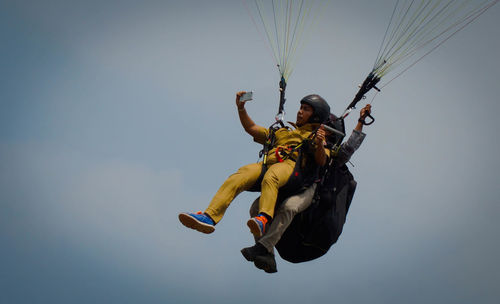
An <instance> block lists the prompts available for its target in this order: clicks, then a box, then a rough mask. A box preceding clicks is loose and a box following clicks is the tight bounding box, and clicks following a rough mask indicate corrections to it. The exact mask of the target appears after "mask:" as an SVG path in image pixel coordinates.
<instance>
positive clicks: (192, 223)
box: [179, 213, 215, 234]
mask: <svg viewBox="0 0 500 304" xmlns="http://www.w3.org/2000/svg"><path fill="white" fill-rule="evenodd" d="M179 221H180V222H181V223H182V224H183V225H184V226H186V227H188V228H191V229H194V230H196V231H199V232H202V233H206V234H209V233H212V232H214V231H215V227H214V226H212V225H209V224H205V223H203V222H200V221H198V220H197V219H195V218H194V217H192V216H190V215H189V214H187V213H181V214H179Z"/></svg>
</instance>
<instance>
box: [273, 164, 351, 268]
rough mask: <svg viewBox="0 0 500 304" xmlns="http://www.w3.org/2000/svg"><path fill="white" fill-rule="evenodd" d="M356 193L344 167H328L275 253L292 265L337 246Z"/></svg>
mask: <svg viewBox="0 0 500 304" xmlns="http://www.w3.org/2000/svg"><path fill="white" fill-rule="evenodd" d="M355 190H356V181H355V180H354V177H353V176H352V174H351V172H350V171H349V169H348V168H347V166H346V165H342V166H340V167H335V166H333V167H331V169H330V170H329V172H327V173H326V175H325V179H324V181H323V183H322V184H321V185H318V188H317V189H316V194H315V198H314V200H313V202H312V203H311V206H309V208H307V209H306V210H304V211H303V212H301V213H299V214H297V215H296V216H295V217H294V219H293V221H292V223H291V224H290V226H289V227H288V228H287V230H286V231H285V233H284V234H283V236H282V237H281V239H280V241H279V242H278V244H276V249H277V250H278V253H279V254H280V256H281V257H282V258H283V259H284V260H286V261H289V262H292V263H301V262H306V261H310V260H314V259H317V258H319V257H320V256H322V255H324V254H325V253H326V252H328V250H329V249H330V247H331V246H332V245H333V244H334V243H335V242H337V240H338V238H339V236H340V234H341V233H342V228H343V226H344V223H345V221H346V216H347V212H348V210H349V206H350V204H351V201H352V198H353V196H354V191H355Z"/></svg>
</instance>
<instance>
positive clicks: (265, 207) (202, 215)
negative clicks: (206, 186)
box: [179, 92, 330, 237]
mask: <svg viewBox="0 0 500 304" xmlns="http://www.w3.org/2000/svg"><path fill="white" fill-rule="evenodd" d="M244 93H245V92H238V93H237V94H236V106H237V109H238V114H239V118H240V122H241V125H242V126H243V128H244V129H245V131H246V132H247V133H248V134H250V135H251V136H252V137H253V138H254V140H255V141H256V142H258V143H261V144H264V143H265V142H266V141H267V140H268V138H269V135H270V131H269V130H268V129H267V128H265V127H262V126H259V125H257V124H255V123H254V122H253V120H252V119H251V118H250V116H249V115H248V113H247V111H246V109H245V102H244V101H240V97H241V96H242V95H243V94H244ZM300 104H301V105H300V109H299V111H298V112H297V119H296V123H295V125H296V129H294V130H291V129H289V128H280V129H278V130H276V131H274V139H275V140H274V144H273V145H272V147H270V149H269V152H268V153H267V155H266V156H265V157H266V158H267V159H266V167H267V171H265V174H264V176H263V177H262V181H261V196H260V200H259V203H258V212H257V214H255V215H254V216H252V217H251V218H250V219H249V220H248V221H247V226H248V227H249V228H250V232H251V233H252V234H253V235H254V237H261V236H262V235H263V234H264V233H265V231H266V230H267V229H268V226H269V223H270V221H271V220H272V218H273V216H274V209H275V205H276V199H277V197H278V190H279V189H280V188H281V187H282V186H283V185H285V184H286V183H287V181H288V180H289V178H290V176H291V174H292V173H293V170H294V167H295V160H296V159H297V156H298V152H297V151H296V150H294V147H296V146H298V145H300V144H301V143H302V142H303V141H304V140H306V139H308V138H309V137H310V136H311V135H312V133H313V132H314V131H315V130H317V129H318V127H319V126H320V124H321V123H322V122H324V121H326V120H327V119H328V118H329V115H330V106H329V105H328V103H327V102H326V101H325V100H324V99H323V98H322V97H321V96H319V95H308V96H305V97H304V98H303V99H302V100H301V101H300ZM321 132H323V134H324V131H320V133H321ZM315 140H316V141H318V142H319V141H322V138H318V136H316V139H315ZM315 147H316V148H314V149H315V150H314V151H312V152H311V153H312V154H313V155H314V158H315V160H316V162H317V163H318V164H319V165H324V164H325V163H326V160H327V158H328V155H327V153H328V152H329V150H326V149H324V148H323V145H322V144H321V142H319V144H316V145H315ZM281 152H283V153H284V155H285V156H287V157H285V156H284V157H283V158H282V157H281V156H282V154H281ZM287 152H288V153H289V154H288V155H287V154H286V153H287ZM262 170H263V165H262V162H260V163H253V164H249V165H246V166H243V167H241V168H240V169H239V170H238V171H237V172H236V173H234V174H232V175H231V176H229V178H228V179H227V180H226V181H225V182H224V183H223V184H222V186H221V187H220V188H219V190H218V191H217V193H216V194H215V196H214V197H213V199H212V201H211V202H210V204H209V205H208V207H207V208H206V209H205V211H204V212H201V211H200V212H197V213H181V214H179V220H180V222H181V223H182V224H183V225H185V226H187V227H189V228H192V229H195V230H197V231H200V232H203V233H212V232H213V231H214V230H215V225H216V224H217V223H218V222H219V221H220V220H221V219H222V217H223V216H224V213H225V211H226V209H227V208H228V207H229V205H230V204H231V202H232V201H233V199H234V198H235V197H236V196H237V195H238V194H239V193H241V192H243V191H247V190H250V189H251V188H252V186H254V184H255V183H256V182H257V181H258V180H259V177H260V176H261V172H262Z"/></svg>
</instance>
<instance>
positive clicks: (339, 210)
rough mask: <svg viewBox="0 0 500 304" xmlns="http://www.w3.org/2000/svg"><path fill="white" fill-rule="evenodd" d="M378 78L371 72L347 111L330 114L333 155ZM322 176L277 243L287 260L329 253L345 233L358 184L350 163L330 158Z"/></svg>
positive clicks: (304, 258) (280, 253) (315, 257)
mask: <svg viewBox="0 0 500 304" xmlns="http://www.w3.org/2000/svg"><path fill="white" fill-rule="evenodd" d="M379 80H380V78H377V77H375V76H374V75H373V74H371V73H370V75H368V77H367V78H366V79H365V81H364V82H363V84H362V85H361V86H360V88H359V91H358V92H357V94H356V96H355V97H354V99H353V101H352V102H351V104H349V106H348V107H347V108H346V110H345V112H344V114H343V115H342V116H340V117H339V118H336V117H334V116H333V115H331V117H330V121H329V123H327V124H326V125H330V126H331V127H330V128H329V129H328V127H327V126H326V125H325V127H326V128H327V129H328V130H329V131H330V132H333V136H331V140H330V142H331V143H334V144H332V145H333V147H332V148H331V151H332V155H335V154H336V152H338V149H339V148H340V144H341V142H342V140H343V139H344V136H345V125H344V118H345V117H347V115H349V113H350V112H351V111H352V110H353V109H354V108H355V106H356V104H357V103H358V102H359V101H360V100H362V99H364V98H365V97H364V95H365V94H366V93H367V92H368V91H369V90H371V89H372V88H374V89H376V90H378V88H377V87H376V84H377V83H378V81H379ZM366 117H369V118H371V120H370V121H368V122H366V121H364V120H360V122H361V123H363V124H365V125H370V124H372V123H373V122H374V121H375V119H374V118H373V117H372V116H371V115H367V116H366ZM334 131H335V132H334ZM320 176H322V179H321V181H320V182H319V183H318V186H317V188H316V192H315V194H314V197H313V201H312V203H311V205H310V206H309V207H308V208H307V209H306V210H304V211H303V212H301V213H299V214H297V215H296V216H295V217H294V219H293V220H292V222H291V224H290V225H289V226H288V228H287V230H286V231H285V232H284V233H283V235H282V236H281V239H280V241H279V242H278V243H277V244H276V246H275V247H276V250H277V251H278V253H279V255H280V256H281V257H282V258H283V259H284V260H286V261H289V262H292V263H301V262H306V261H310V260H314V259H317V258H319V257H321V256H323V255H324V254H325V253H327V252H328V250H329V249H330V247H331V246H332V245H333V244H335V243H336V242H337V240H338V239H339V237H340V235H341V233H342V230H343V227H344V224H345V221H346V217H347V212H348V211H349V207H350V205H351V202H352V199H353V196H354V192H355V191H356V186H357V183H356V181H355V180H354V177H353V175H352V174H351V172H350V171H349V169H348V168H347V166H346V165H345V164H342V165H339V164H338V163H337V162H336V158H335V157H331V158H330V160H329V163H328V165H327V166H326V167H325V169H324V171H323V172H321V173H320Z"/></svg>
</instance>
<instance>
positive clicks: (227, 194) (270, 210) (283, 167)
mask: <svg viewBox="0 0 500 304" xmlns="http://www.w3.org/2000/svg"><path fill="white" fill-rule="evenodd" d="M294 167H295V162H294V161H293V160H290V159H286V160H285V161H283V162H281V163H280V162H278V163H274V164H269V165H268V168H267V171H266V173H265V174H264V177H263V178H262V183H261V196H260V200H259V213H265V214H267V215H269V216H270V217H273V216H274V207H275V205H276V199H277V197H278V189H279V188H280V187H282V186H284V185H285V184H286V182H287V181H288V179H289V178H290V175H291V174H292V173H293V169H294ZM261 171H262V163H254V164H249V165H246V166H243V167H241V168H240V169H238V171H237V172H236V173H234V174H232V175H231V176H229V177H228V179H227V180H226V181H225V182H224V183H223V184H222V186H221V187H220V188H219V190H218V191H217V193H216V194H215V196H214V198H213V199H212V201H211V202H210V205H208V207H207V209H206V210H205V213H207V214H208V215H209V216H210V217H211V218H212V219H213V220H214V221H215V223H218V222H219V221H220V220H221V219H222V217H223V216H224V213H225V212H226V209H227V207H229V205H230V204H231V202H232V201H233V199H234V198H235V197H236V196H237V195H238V194H240V193H241V192H243V191H246V190H248V189H250V188H251V187H252V186H253V185H254V184H255V182H256V181H257V179H258V178H259V176H260V173H261Z"/></svg>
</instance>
